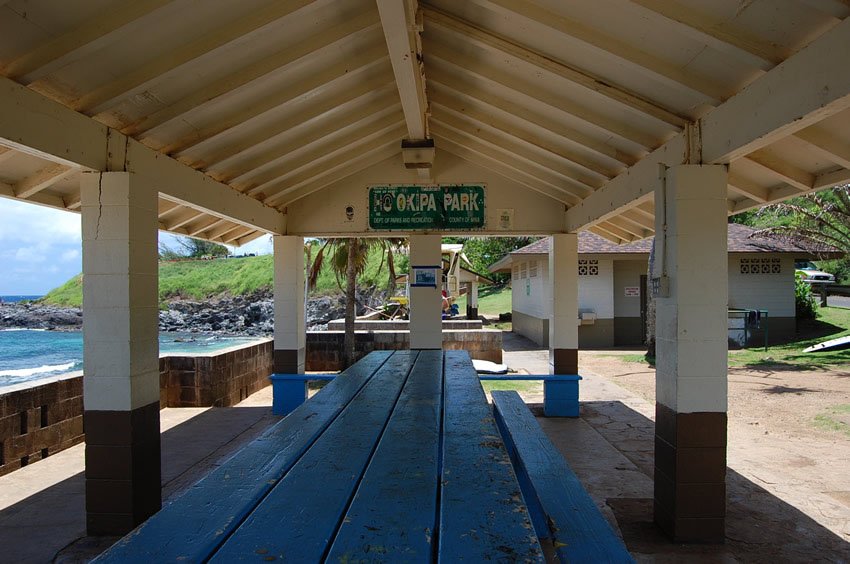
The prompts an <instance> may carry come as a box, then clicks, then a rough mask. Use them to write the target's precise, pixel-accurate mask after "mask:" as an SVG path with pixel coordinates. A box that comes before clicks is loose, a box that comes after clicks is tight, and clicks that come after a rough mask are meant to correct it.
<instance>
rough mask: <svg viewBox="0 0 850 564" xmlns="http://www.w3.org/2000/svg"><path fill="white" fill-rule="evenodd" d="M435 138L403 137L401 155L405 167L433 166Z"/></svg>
mask: <svg viewBox="0 0 850 564" xmlns="http://www.w3.org/2000/svg"><path fill="white" fill-rule="evenodd" d="M435 153H436V149H435V148H434V140H433V139H402V141H401V156H402V158H403V159H404V166H405V168H431V166H432V165H433V164H434V154H435Z"/></svg>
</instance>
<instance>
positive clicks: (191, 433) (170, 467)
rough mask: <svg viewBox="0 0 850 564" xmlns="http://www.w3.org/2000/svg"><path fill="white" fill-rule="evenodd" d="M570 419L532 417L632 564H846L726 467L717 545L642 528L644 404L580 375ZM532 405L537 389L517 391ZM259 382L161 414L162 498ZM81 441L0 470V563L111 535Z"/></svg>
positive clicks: (533, 362) (829, 541)
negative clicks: (92, 525) (92, 507)
mask: <svg viewBox="0 0 850 564" xmlns="http://www.w3.org/2000/svg"><path fill="white" fill-rule="evenodd" d="M504 347H505V355H504V361H505V363H506V364H508V365H509V366H511V367H513V368H519V369H524V370H526V371H527V372H529V373H542V372H546V371H547V369H548V351H545V350H539V349H538V348H537V347H536V346H534V345H533V344H532V343H531V342H530V341H527V340H525V339H523V338H521V337H516V336H514V335H513V334H510V333H507V334H506V335H505V344H504ZM583 376H584V377H585V379H584V381H583V382H582V384H581V398H582V416H581V417H580V418H578V419H560V418H559V419H544V418H539V419H538V420H539V421H540V423H541V426H542V427H543V428H544V429H545V430H546V432H547V433H548V434H549V435H550V438H552V440H553V442H554V443H555V445H556V446H557V447H558V448H559V450H561V452H562V453H563V454H564V457H565V458H566V459H567V460H568V462H569V463H570V465H571V467H572V468H573V470H574V471H575V472H576V474H577V475H578V476H579V478H580V479H581V480H582V482H583V484H584V485H585V487H586V488H587V490H588V492H589V493H590V494H591V496H592V497H593V498H594V500H595V501H596V502H597V505H598V506H599V508H600V509H601V510H602V512H603V514H604V515H605V516H606V517H607V518H608V520H609V522H611V524H612V526H613V527H614V528H616V529H618V530H619V531H620V532H621V534H622V535H623V537H624V539H625V541H626V544H627V546H628V547H629V550H631V551H632V553H633V555H634V556H635V558H636V559H637V560H638V561H639V562H771V563H775V562H786V561H800V562H804V561H813V560H824V561H833V562H842V561H846V562H850V545H848V544H847V543H846V542H844V541H843V540H842V539H841V538H840V537H838V536H837V535H835V534H834V533H832V532H831V531H829V530H828V529H826V528H825V527H823V526H821V525H819V524H818V523H817V522H815V521H814V520H813V519H811V518H809V517H807V516H806V515H803V514H802V513H801V512H799V511H797V510H796V509H795V508H794V507H793V501H789V500H786V501H783V500H782V499H780V498H779V497H778V496H777V495H775V494H774V493H771V492H770V491H767V490H765V489H763V488H762V487H759V486H757V485H755V484H753V483H752V482H750V481H748V480H746V479H744V478H743V477H741V475H740V474H739V473H737V472H735V470H734V469H733V468H730V469H729V470H728V478H727V484H728V496H727V497H728V514H729V515H728V521H727V542H726V544H724V545H708V546H705V545H703V546H700V545H673V544H671V543H670V542H669V541H668V540H667V539H666V538H664V537H663V536H662V535H661V534H660V533H659V532H658V531H657V530H656V528H655V526H654V525H653V524H652V493H653V484H652V471H653V470H652V468H653V441H654V439H653V435H654V422H653V420H652V419H653V418H654V411H655V409H654V406H653V405H651V404H650V403H649V402H647V401H645V400H644V399H642V398H640V397H638V396H636V395H635V394H633V393H631V392H629V391H626V390H625V389H623V388H621V387H619V386H617V385H616V384H614V383H612V382H611V381H609V380H607V379H606V378H604V377H603V376H601V375H596V374H588V373H583ZM524 396H525V399H526V402H528V403H529V404H531V405H532V408H533V409H538V406H537V405H536V404H538V403H541V404H542V395H541V394H538V393H534V392H532V393H528V394H524ZM270 405H271V388H266V389H264V390H262V391H260V392H257V393H256V394H254V395H252V396H251V397H249V398H248V399H246V400H245V401H243V402H242V403H240V404H239V405H237V406H235V407H233V408H211V409H187V408H182V409H181V408H177V409H174V408H171V409H165V410H163V411H162V412H161V413H162V415H161V417H162V430H163V435H162V437H163V498H164V499H168V498H169V497H172V496H173V495H174V494H175V493H179V492H180V491H182V490H183V489H185V488H186V487H188V486H189V485H191V484H192V483H194V482H195V481H197V480H198V479H199V478H200V477H201V476H203V475H205V474H206V473H207V472H209V470H210V469H211V468H213V467H214V466H215V465H216V464H218V463H220V462H221V461H222V460H226V459H227V458H228V457H229V455H230V454H232V453H233V452H234V451H235V450H236V449H238V448H239V447H240V446H242V445H244V444H246V443H247V442H249V441H250V440H252V439H253V438H254V437H256V436H257V435H259V434H260V433H261V432H262V431H263V430H264V429H266V428H267V427H268V426H269V425H271V424H272V423H273V422H274V421H275V420H276V418H275V417H274V416H272V415H271V410H270ZM83 457H84V446H83V445H78V446H76V447H74V448H71V449H68V450H66V451H63V452H61V453H58V454H56V455H54V456H51V457H49V458H47V459H45V460H43V461H40V462H37V463H35V464H32V465H30V466H27V467H25V468H22V469H21V470H18V471H16V472H13V473H12V474H8V475H6V476H3V477H0V547H2V549H0V563H6V562H9V563H12V562H15V563H22V562H34V563H44V562H61V563H63V564H67V563H77V562H87V561H88V560H90V559H91V558H93V557H94V556H95V555H97V554H99V553H100V552H102V551H103V550H105V549H106V548H107V547H108V546H109V545H111V544H112V542H114V540H115V539H114V538H103V539H97V538H88V537H85V536H84V535H85V514H84V478H83V469H84V467H83Z"/></svg>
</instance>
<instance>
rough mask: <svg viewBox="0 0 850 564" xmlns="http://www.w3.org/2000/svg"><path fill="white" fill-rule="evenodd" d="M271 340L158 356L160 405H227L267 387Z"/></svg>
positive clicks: (270, 371)
mask: <svg viewBox="0 0 850 564" xmlns="http://www.w3.org/2000/svg"><path fill="white" fill-rule="evenodd" d="M272 349H273V341H272V339H264V340H262V341H259V342H257V343H255V344H251V345H248V346H241V345H240V346H239V347H233V348H230V349H225V350H223V351H217V352H215V353H209V354H204V355H197V356H163V357H160V359H159V394H160V395H159V406H160V408H163V407H208V406H215V407H226V406H229V405H235V404H237V403H239V402H240V401H242V400H243V399H245V398H247V397H248V396H250V395H251V394H253V393H254V392H256V391H258V390H260V389H262V388H264V387H266V386H268V385H269V384H270V382H269V375H270V374H271V373H272V372H273V370H272V354H273V351H272Z"/></svg>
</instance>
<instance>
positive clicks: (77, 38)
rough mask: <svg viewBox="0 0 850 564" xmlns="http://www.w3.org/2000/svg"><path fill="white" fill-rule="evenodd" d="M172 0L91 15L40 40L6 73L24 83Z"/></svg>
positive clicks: (147, 0)
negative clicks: (73, 26)
mask: <svg viewBox="0 0 850 564" xmlns="http://www.w3.org/2000/svg"><path fill="white" fill-rule="evenodd" d="M170 2H171V0H135V1H133V2H128V3H126V4H124V5H122V6H120V7H119V8H118V9H116V10H114V11H109V12H106V13H104V14H102V15H100V16H98V17H95V18H92V19H87V20H85V23H84V24H83V25H81V26H80V27H78V28H75V29H72V30H71V31H68V32H67V33H64V34H62V35H59V36H57V37H54V38H53V39H50V40H48V41H44V42H42V43H39V46H38V47H37V48H36V49H34V50H32V51H30V52H28V53H25V54H24V55H21V56H20V57H18V58H17V59H15V60H14V61H12V62H10V63H9V64H7V65H5V66H4V67H2V73H3V74H4V75H5V76H7V77H8V78H11V79H13V80H15V81H16V82H18V83H20V84H24V85H29V84H32V83H33V82H35V81H37V80H39V79H41V78H44V77H45V76H47V75H49V74H50V73H52V72H54V71H56V70H58V69H60V68H62V67H63V66H65V65H67V64H69V63H71V62H73V61H75V60H77V59H79V58H80V57H82V56H83V55H84V54H86V53H91V52H93V51H95V50H97V49H100V48H101V47H103V46H104V45H106V44H108V43H109V41H111V40H112V39H113V38H114V37H115V36H116V35H117V32H118V31H119V30H121V29H122V28H123V27H125V26H127V25H128V24H130V23H132V22H134V21H136V20H138V19H141V18H143V17H145V16H147V15H148V14H150V13H152V12H155V11H156V10H158V9H159V8H161V7H163V6H165V5H166V4H168V3H170Z"/></svg>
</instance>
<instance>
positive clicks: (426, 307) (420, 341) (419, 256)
mask: <svg viewBox="0 0 850 564" xmlns="http://www.w3.org/2000/svg"><path fill="white" fill-rule="evenodd" d="M441 265H442V255H441V254H440V236H439V235H411V237H410V274H409V276H410V348H411V349H441V348H443V318H442V305H443V300H442V294H441V291H442V288H443V278H442V274H441V273H442V268H441ZM416 267H426V268H432V269H436V287H433V286H417V285H416V281H415V280H414V269H415V268H416Z"/></svg>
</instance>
